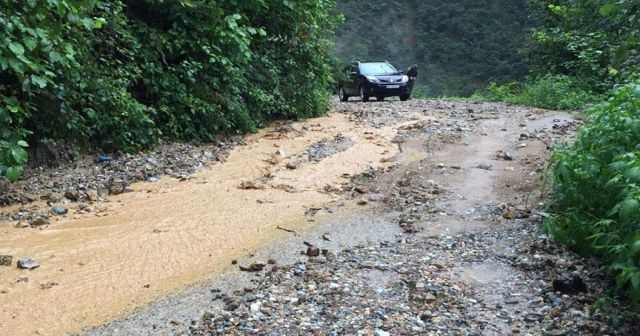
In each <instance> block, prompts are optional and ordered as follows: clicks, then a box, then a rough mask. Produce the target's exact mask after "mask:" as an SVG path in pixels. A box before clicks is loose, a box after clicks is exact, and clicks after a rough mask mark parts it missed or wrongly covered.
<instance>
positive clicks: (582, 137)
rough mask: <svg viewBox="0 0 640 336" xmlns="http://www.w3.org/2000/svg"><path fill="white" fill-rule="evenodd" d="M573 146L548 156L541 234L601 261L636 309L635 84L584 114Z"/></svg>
mask: <svg viewBox="0 0 640 336" xmlns="http://www.w3.org/2000/svg"><path fill="white" fill-rule="evenodd" d="M588 113H589V115H588V120H587V122H586V124H585V125H584V126H583V127H582V129H581V130H580V131H579V133H578V135H577V138H576V141H575V143H574V144H572V145H567V146H564V147H562V148H559V149H558V150H557V151H556V152H555V153H554V156H553V166H554V170H553V196H554V204H553V210H554V212H555V213H556V215H555V216H554V217H552V218H550V219H549V220H547V222H546V223H545V224H546V229H547V230H548V231H549V232H550V233H552V234H553V236H554V237H555V238H556V239H557V240H558V241H560V242H562V243H565V244H568V245H569V246H571V247H573V248H575V249H576V250H578V251H579V252H581V253H583V254H595V255H597V256H600V257H601V258H603V260H604V262H605V263H606V265H607V269H608V271H609V272H611V273H612V274H614V275H615V276H616V282H617V288H618V289H619V290H621V291H623V292H625V293H627V294H628V295H629V297H630V298H631V299H632V300H633V301H634V302H635V303H636V304H639V303H640V188H639V186H640V145H639V144H640V83H638V84H630V85H626V86H623V87H621V88H619V89H617V91H616V93H615V95H614V96H613V97H612V98H611V99H610V100H609V101H608V102H607V103H605V104H602V105H600V106H597V107H595V108H594V109H592V110H591V111H589V112H588Z"/></svg>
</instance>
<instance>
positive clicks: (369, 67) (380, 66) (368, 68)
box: [360, 62, 398, 76]
mask: <svg viewBox="0 0 640 336" xmlns="http://www.w3.org/2000/svg"><path fill="white" fill-rule="evenodd" d="M360 73H361V74H363V75H365V76H367V75H394V74H397V73H398V70H396V69H395V68H394V67H393V66H391V64H389V63H383V62H380V63H360Z"/></svg>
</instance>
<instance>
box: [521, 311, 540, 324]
mask: <svg viewBox="0 0 640 336" xmlns="http://www.w3.org/2000/svg"><path fill="white" fill-rule="evenodd" d="M524 320H525V321H527V322H538V321H540V320H542V315H541V314H538V313H529V314H527V315H526V316H525V317H524Z"/></svg>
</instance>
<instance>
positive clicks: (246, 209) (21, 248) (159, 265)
mask: <svg viewBox="0 0 640 336" xmlns="http://www.w3.org/2000/svg"><path fill="white" fill-rule="evenodd" d="M294 128H295V129H297V130H298V131H299V132H291V133H287V134H280V133H277V132H275V131H274V130H273V129H267V130H264V131H262V132H261V133H259V134H257V135H254V136H251V137H249V139H248V142H247V145H246V146H243V147H240V148H238V149H236V150H234V151H233V152H232V153H231V154H230V156H229V157H228V159H227V161H226V162H225V163H223V164H220V165H216V166H213V167H212V168H211V169H209V170H206V171H203V172H201V173H199V174H196V175H194V176H193V178H191V179H189V180H188V181H185V182H178V181H176V180H172V179H169V178H164V179H162V180H161V182H159V183H156V184H148V183H141V184H136V185H133V186H132V187H133V189H134V192H133V193H128V194H124V195H120V196H118V197H113V198H110V199H109V202H108V203H107V204H106V205H105V212H104V213H106V214H108V215H107V216H105V217H91V218H80V219H64V220H61V221H59V222H56V223H55V224H54V225H52V227H50V228H47V229H45V230H38V231H36V230H24V229H21V230H18V229H6V228H5V229H0V254H11V255H14V256H16V257H21V256H32V257H35V258H36V259H38V260H39V261H40V263H41V267H40V268H39V269H37V270H34V271H23V270H18V269H16V268H5V269H3V270H0V272H1V273H0V290H2V291H3V292H5V293H4V294H0V300H1V301H0V334H2V335H31V334H41V335H59V334H64V333H75V332H80V331H81V330H84V329H86V328H88V327H92V326H96V325H99V324H102V323H104V322H106V321H108V320H110V319H113V318H115V317H118V316H122V315H124V314H127V313H130V312H131V311H132V310H133V309H134V308H136V307H140V306H143V305H145V304H146V303H148V302H150V301H152V300H155V299H158V298H160V297H163V296H165V295H167V294H169V293H173V292H176V291H179V290H180V289H181V288H183V287H184V286H186V285H190V284H194V283H197V282H199V281H203V280H207V279H210V278H213V277H215V276H216V275H217V274H220V273H221V272H222V271H224V269H225V268H227V267H228V265H229V264H230V262H231V260H233V259H241V257H242V256H243V255H244V254H246V253H247V251H251V250H254V249H255V248H258V247H260V246H264V245H267V244H269V243H271V242H273V241H276V240H277V239H279V238H280V237H282V236H283V235H286V234H287V233H286V232H283V231H281V230H278V229H277V227H278V226H280V227H286V228H291V229H295V228H297V227H299V226H302V225H303V224H304V223H305V218H304V213H305V210H306V209H307V208H309V207H314V206H320V205H322V204H325V203H327V202H330V201H332V200H333V199H334V198H335V197H337V196H335V195H331V194H328V193H326V192H325V191H324V188H325V187H326V186H327V185H330V186H337V185H339V184H340V183H341V182H342V181H344V176H346V175H344V174H357V173H360V172H362V171H364V170H365V169H367V168H368V167H369V166H381V165H384V164H382V163H380V162H381V161H383V162H384V161H387V160H383V159H388V158H389V157H392V156H394V155H395V154H397V152H398V149H397V146H396V145H394V144H392V143H391V140H392V138H393V137H394V135H395V130H394V129H393V128H391V127H388V128H384V127H383V128H368V127H367V126H358V127H356V126H355V125H354V124H352V123H350V122H349V121H348V120H347V119H346V118H345V117H344V116H343V115H341V114H333V115H331V116H329V117H325V118H319V119H314V120H311V121H308V122H306V123H299V124H294ZM338 133H341V134H342V135H344V136H346V137H348V138H350V139H351V140H352V141H353V142H354V145H353V146H352V147H351V148H349V149H348V150H347V151H345V152H342V153H338V154H335V155H333V156H332V157H329V158H327V159H325V160H323V161H321V162H320V163H317V164H311V163H304V164H301V165H300V166H299V167H298V168H297V169H295V170H290V169H286V168H285V165H286V163H287V162H288V161H290V160H293V158H294V157H295V156H297V155H301V154H303V152H304V151H305V149H306V148H308V146H310V145H311V144H313V143H315V142H317V141H319V140H321V139H323V138H332V137H333V136H335V135H336V134H338ZM279 149H281V151H280V152H281V153H283V154H284V158H281V157H280V158H279V156H281V154H277V153H278V150H279ZM274 157H275V158H276V160H275V161H274ZM265 176H268V177H269V179H267V180H265V181H268V182H265V183H263V184H261V185H264V188H265V189H262V190H244V189H241V188H239V185H240V184H241V183H242V182H246V181H256V180H258V179H260V178H264V177H265Z"/></svg>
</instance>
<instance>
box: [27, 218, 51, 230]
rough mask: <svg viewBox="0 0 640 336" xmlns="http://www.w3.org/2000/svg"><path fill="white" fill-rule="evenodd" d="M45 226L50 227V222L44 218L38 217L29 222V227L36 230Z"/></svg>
mask: <svg viewBox="0 0 640 336" xmlns="http://www.w3.org/2000/svg"><path fill="white" fill-rule="evenodd" d="M44 225H49V220H48V219H46V218H44V217H38V218H36V219H33V220H31V221H30V222H29V226H31V227H34V228H35V227H39V226H44Z"/></svg>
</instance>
